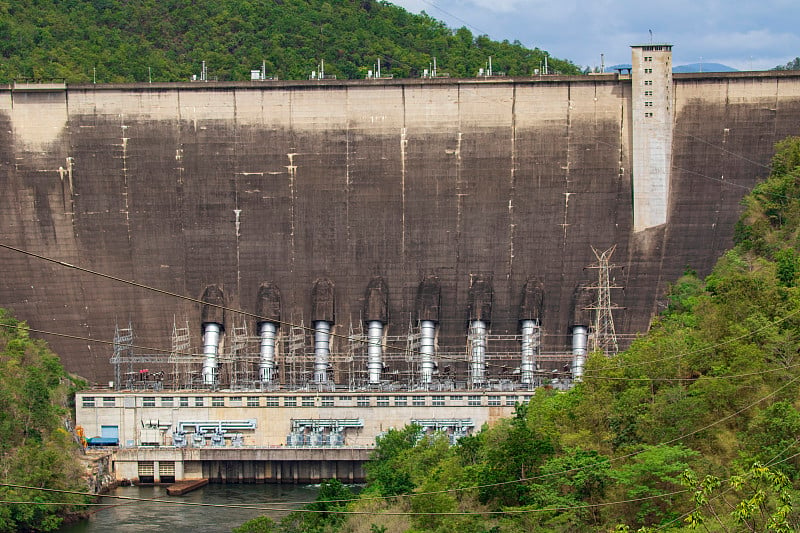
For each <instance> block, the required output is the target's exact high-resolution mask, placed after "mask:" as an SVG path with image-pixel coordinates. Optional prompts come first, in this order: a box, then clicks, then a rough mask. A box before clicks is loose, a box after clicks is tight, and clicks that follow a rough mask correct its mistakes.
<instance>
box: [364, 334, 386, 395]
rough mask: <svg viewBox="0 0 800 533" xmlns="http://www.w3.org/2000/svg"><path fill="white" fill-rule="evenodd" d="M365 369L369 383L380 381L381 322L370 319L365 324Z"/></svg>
mask: <svg viewBox="0 0 800 533" xmlns="http://www.w3.org/2000/svg"><path fill="white" fill-rule="evenodd" d="M367 371H368V372H369V384H370V385H377V384H379V383H380V382H381V372H383V322H381V321H380V320H370V321H369V324H368V325H367Z"/></svg>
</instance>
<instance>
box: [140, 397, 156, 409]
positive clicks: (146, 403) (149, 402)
mask: <svg viewBox="0 0 800 533" xmlns="http://www.w3.org/2000/svg"><path fill="white" fill-rule="evenodd" d="M155 406H156V397H155V396H145V397H144V398H142V407H155Z"/></svg>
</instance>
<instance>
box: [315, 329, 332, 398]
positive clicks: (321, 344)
mask: <svg viewBox="0 0 800 533" xmlns="http://www.w3.org/2000/svg"><path fill="white" fill-rule="evenodd" d="M330 340H331V323H330V322H328V321H327V320H317V321H316V322H314V381H315V382H317V383H327V382H328V359H329V357H330V353H331V347H330Z"/></svg>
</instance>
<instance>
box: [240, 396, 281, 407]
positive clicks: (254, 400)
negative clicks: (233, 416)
mask: <svg viewBox="0 0 800 533" xmlns="http://www.w3.org/2000/svg"><path fill="white" fill-rule="evenodd" d="M273 400H275V406H277V405H278V399H277V398H273ZM260 404H261V402H260V401H259V398H258V396H248V397H247V407H258V406H259V405H260Z"/></svg>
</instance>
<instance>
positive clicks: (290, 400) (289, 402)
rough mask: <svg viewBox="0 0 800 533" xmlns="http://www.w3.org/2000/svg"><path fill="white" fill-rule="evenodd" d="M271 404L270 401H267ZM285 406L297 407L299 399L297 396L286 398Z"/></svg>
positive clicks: (284, 400)
mask: <svg viewBox="0 0 800 533" xmlns="http://www.w3.org/2000/svg"><path fill="white" fill-rule="evenodd" d="M267 401H268V402H269V400H267ZM283 406H284V407H297V397H296V396H286V397H285V398H284V399H283Z"/></svg>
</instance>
